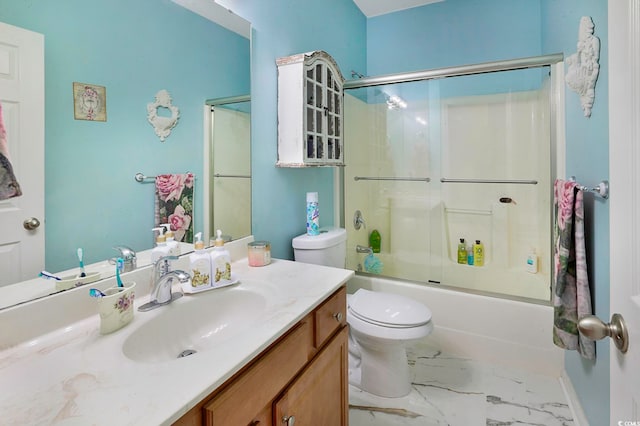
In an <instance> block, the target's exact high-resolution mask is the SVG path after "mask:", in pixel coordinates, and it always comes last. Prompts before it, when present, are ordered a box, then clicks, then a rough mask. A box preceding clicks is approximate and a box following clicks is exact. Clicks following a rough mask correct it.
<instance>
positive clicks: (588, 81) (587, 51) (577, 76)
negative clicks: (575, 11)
mask: <svg viewBox="0 0 640 426" xmlns="http://www.w3.org/2000/svg"><path fill="white" fill-rule="evenodd" d="M593 27H594V25H593V20H592V19H591V17H589V16H583V17H582V18H580V29H579V30H578V45H577V46H578V51H577V52H576V53H574V54H573V55H571V56H569V57H568V58H567V65H568V68H567V75H566V82H567V86H569V88H571V90H573V91H574V92H576V93H577V94H578V95H580V103H581V105H582V110H583V111H584V116H585V117H590V116H591V107H593V100H594V98H595V96H596V92H595V88H596V80H598V73H599V72H600V65H599V64H598V60H599V59H600V39H599V38H598V37H596V36H594V35H593Z"/></svg>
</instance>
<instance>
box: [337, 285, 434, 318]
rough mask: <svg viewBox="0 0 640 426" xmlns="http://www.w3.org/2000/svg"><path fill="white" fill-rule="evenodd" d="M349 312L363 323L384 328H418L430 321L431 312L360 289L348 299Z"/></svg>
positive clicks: (395, 297)
mask: <svg viewBox="0 0 640 426" xmlns="http://www.w3.org/2000/svg"><path fill="white" fill-rule="evenodd" d="M349 310H350V311H351V313H352V314H353V315H355V316H356V317H358V318H360V319H361V320H363V321H367V322H370V323H373V324H380V325H383V326H386V327H418V326H421V325H424V324H426V323H428V322H429V321H431V311H430V310H429V308H427V307H426V306H424V305H423V304H422V303H419V302H416V301H415V300H412V299H410V298H408V297H405V296H400V295H397V294H390V293H382V292H378V291H369V290H365V289H362V288H361V289H359V290H358V291H356V292H355V293H354V294H353V295H352V296H351V297H350V298H349Z"/></svg>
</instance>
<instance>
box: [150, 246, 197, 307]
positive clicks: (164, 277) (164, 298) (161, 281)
mask: <svg viewBox="0 0 640 426" xmlns="http://www.w3.org/2000/svg"><path fill="white" fill-rule="evenodd" d="M177 258H178V257H177V256H163V257H161V258H160V259H158V260H157V261H156V263H154V264H153V287H152V289H151V294H150V295H149V302H148V303H145V304H144V305H142V306H140V307H139V308H138V310H139V311H140V312H146V311H150V310H152V309H155V308H157V307H159V306H163V305H168V304H169V303H171V302H173V301H174V300H176V299H179V298H181V297H182V293H172V291H171V287H172V285H173V282H174V280H178V281H179V282H180V284H184V283H190V282H191V276H190V275H189V274H188V273H187V272H185V271H181V270H176V271H171V272H167V270H168V269H169V261H170V260H175V259H177Z"/></svg>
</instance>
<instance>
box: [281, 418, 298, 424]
mask: <svg viewBox="0 0 640 426" xmlns="http://www.w3.org/2000/svg"><path fill="white" fill-rule="evenodd" d="M282 423H284V424H286V425H287V426H293V425H294V424H295V423H296V418H295V416H284V417H283V418H282Z"/></svg>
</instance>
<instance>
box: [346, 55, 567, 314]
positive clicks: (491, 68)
mask: <svg viewBox="0 0 640 426" xmlns="http://www.w3.org/2000/svg"><path fill="white" fill-rule="evenodd" d="M545 66H548V67H550V74H551V75H550V81H551V87H550V99H549V104H550V105H549V127H550V135H549V136H550V145H551V146H550V149H551V156H550V157H551V161H550V165H549V166H550V170H551V172H552V174H553V175H552V176H551V180H552V181H553V180H554V179H555V178H557V177H564V176H565V136H564V135H565V127H564V108H561V107H560V106H563V105H564V90H563V89H564V54H563V53H553V54H549V55H541V56H530V57H524V58H516V59H508V60H502V61H492V62H482V63H478V64H469V65H460V66H453V67H444V68H435V69H428V70H420V71H412V72H405V73H394V74H385V75H380V76H373V77H363V78H360V79H354V80H347V81H345V83H344V86H343V89H344V90H345V91H346V90H348V89H360V88H365V87H374V86H382V85H387V84H398V83H410V82H417V81H428V80H434V79H442V78H446V77H458V76H468V75H476V74H486V73H492V72H500V71H514V70H521V69H527V68H542V67H545ZM345 143H348V141H345ZM344 174H345V173H344V168H343V167H339V168H336V169H335V171H334V184H335V186H334V205H335V206H336V207H335V219H336V223H340V224H341V227H343V228H345V227H346V226H347V221H346V220H345V212H344V206H345V199H344V193H345V190H344V185H345V179H344ZM548 190H549V196H550V199H551V200H553V187H552V186H551V185H550V187H549V189H548ZM552 219H553V212H552ZM549 232H550V234H549V235H551V236H553V220H551V223H549ZM549 244H550V246H552V241H549ZM549 262H550V263H549V264H550V265H553V250H550V259H549ZM357 273H362V272H359V271H358V272H357ZM365 275H366V273H365ZM389 278H393V279H398V280H400V281H406V280H403V279H399V278H396V277H389ZM551 278H552V279H551V282H550V291H549V299H548V300H541V299H533V298H529V297H524V296H516V295H510V294H502V293H493V292H488V291H482V290H475V289H466V288H464V287H457V286H451V285H446V284H438V285H437V287H438V288H445V289H448V290H453V291H462V292H467V293H474V294H481V295H485V296H492V297H500V298H503V299H509V300H517V301H523V302H527V303H534V304H540V305H550V304H551V295H552V294H553V286H554V280H553V271H551ZM419 283H420V284H422V285H433V284H432V283H430V282H428V281H420V282H419Z"/></svg>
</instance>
